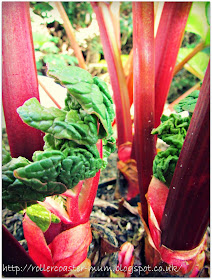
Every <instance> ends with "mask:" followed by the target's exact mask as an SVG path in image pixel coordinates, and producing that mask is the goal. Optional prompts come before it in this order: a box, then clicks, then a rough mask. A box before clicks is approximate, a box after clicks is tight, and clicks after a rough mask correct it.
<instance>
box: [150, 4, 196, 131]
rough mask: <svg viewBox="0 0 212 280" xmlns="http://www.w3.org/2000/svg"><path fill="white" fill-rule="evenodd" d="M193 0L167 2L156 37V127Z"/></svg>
mask: <svg viewBox="0 0 212 280" xmlns="http://www.w3.org/2000/svg"><path fill="white" fill-rule="evenodd" d="M191 4H192V2H185V3H183V2H175V3H173V2H166V3H165V4H164V7H163V11H162V15H161V19H160V23H159V26H158V31H157V35H156V39H155V127H157V126H158V125H159V124H160V118H161V115H162V112H163V108H164V104H165V102H166V99H167V95H168V92H169V88H170V85H171V81H172V77H173V72H174V68H175V64H176V61H177V55H178V51H179V48H180V45H181V41H182V38H183V34H184V29H185V26H186V22H187V18H188V14H189V11H190V8H191Z"/></svg>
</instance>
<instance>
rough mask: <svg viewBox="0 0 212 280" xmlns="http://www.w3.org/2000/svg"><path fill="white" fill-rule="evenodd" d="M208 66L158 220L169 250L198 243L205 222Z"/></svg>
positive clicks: (208, 97) (207, 174) (208, 110)
mask: <svg viewBox="0 0 212 280" xmlns="http://www.w3.org/2000/svg"><path fill="white" fill-rule="evenodd" d="M209 170H210V65H209V66H208V68H207V71H206V75H205V78H204V80H203V84H202V87H201V90H200V94H199V98H198V101H197V104H196V107H195V110H194V114H193V116H192V119H191V123H190V126H189V129H188V132H187V135H186V138H185V142H184V145H183V148H182V151H181V153H180V157H179V160H178V163H177V166H176V169H175V172H174V176H173V179H172V182H171V185H170V190H169V195H168V198H167V201H166V206H165V210H164V213H163V218H162V222H161V230H162V244H164V245H165V246H166V247H168V248H170V249H172V250H191V249H193V248H195V247H196V246H198V245H199V243H200V241H201V240H202V238H203V235H204V233H205V230H206V228H207V225H208V223H209V204H210V201H209V200H210V178H209V176H210V171H209Z"/></svg>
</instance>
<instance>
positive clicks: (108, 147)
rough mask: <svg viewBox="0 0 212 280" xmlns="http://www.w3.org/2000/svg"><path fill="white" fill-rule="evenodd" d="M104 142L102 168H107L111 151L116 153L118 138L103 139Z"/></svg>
mask: <svg viewBox="0 0 212 280" xmlns="http://www.w3.org/2000/svg"><path fill="white" fill-rule="evenodd" d="M102 144H103V166H102V170H103V169H105V168H106V166H107V164H108V161H107V159H108V157H109V156H110V154H111V153H114V152H115V150H116V139H115V138H113V137H111V138H110V139H107V140H106V139H103V140H102Z"/></svg>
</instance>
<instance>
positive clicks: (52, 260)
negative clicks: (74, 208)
mask: <svg viewBox="0 0 212 280" xmlns="http://www.w3.org/2000/svg"><path fill="white" fill-rule="evenodd" d="M59 226H61V224H60V225H59ZM23 229H24V236H25V238H26V240H27V245H28V249H29V254H30V256H31V258H32V259H33V260H34V262H35V263H36V264H37V266H39V268H40V269H41V268H42V269H43V274H44V275H45V276H47V277H56V276H65V275H66V274H68V273H70V272H71V271H72V270H73V269H74V268H76V267H77V266H79V265H80V264H81V263H82V262H83V261H85V260H86V257H87V250H88V246H89V245H90V243H91V240H92V234H91V229H90V223H89V222H87V223H85V224H81V225H79V226H76V227H74V228H71V229H68V230H65V231H62V232H60V233H59V234H58V235H57V236H56V237H55V238H54V239H53V241H52V242H51V243H50V244H49V245H47V242H46V239H45V234H44V233H43V232H42V230H41V229H40V228H39V227H38V226H37V225H36V224H35V223H34V222H33V221H31V220H30V219H29V218H28V216H27V215H25V217H24V220H23Z"/></svg>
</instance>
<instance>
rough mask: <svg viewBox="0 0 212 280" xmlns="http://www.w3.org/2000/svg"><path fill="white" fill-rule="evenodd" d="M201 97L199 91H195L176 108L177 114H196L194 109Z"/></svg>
mask: <svg viewBox="0 0 212 280" xmlns="http://www.w3.org/2000/svg"><path fill="white" fill-rule="evenodd" d="M198 97H199V90H195V91H193V92H192V93H191V94H189V95H188V96H187V97H185V98H184V99H182V100H181V101H180V102H179V103H178V104H176V105H175V106H174V109H175V111H176V112H177V113H181V112H183V111H188V112H189V113H191V114H192V113H193V112H194V108H195V106H196V103H197V99H198Z"/></svg>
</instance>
